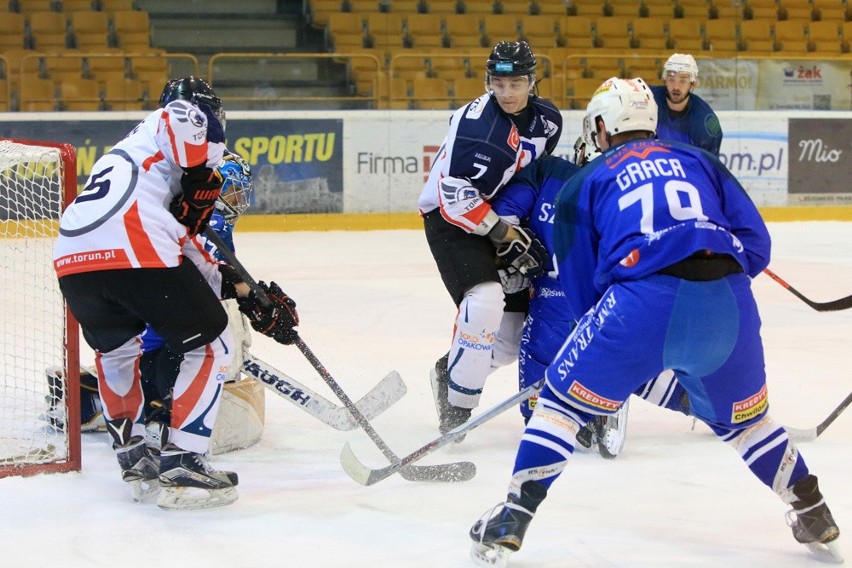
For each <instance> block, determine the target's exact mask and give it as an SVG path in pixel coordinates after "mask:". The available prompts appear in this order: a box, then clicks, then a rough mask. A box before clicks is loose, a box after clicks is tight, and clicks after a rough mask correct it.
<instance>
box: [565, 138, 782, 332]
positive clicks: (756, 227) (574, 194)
mask: <svg viewBox="0 0 852 568" xmlns="http://www.w3.org/2000/svg"><path fill="white" fill-rule="evenodd" d="M553 240H554V251H555V253H556V262H557V267H558V271H559V279H560V281H561V282H562V287H563V289H564V290H566V291H570V293H569V295H568V302H569V303H570V304H571V306H572V315H573V317H574V318H575V319H579V318H580V316H582V315H583V313H585V312H586V311H587V310H588V309H589V308H591V307H592V306H593V305H595V303H596V302H597V301H598V300H599V299H600V298H601V295H602V294H603V293H604V292H605V291H606V290H607V288H608V287H609V286H610V285H611V284H613V283H615V282H620V281H626V280H636V279H640V278H643V277H645V276H648V275H650V274H654V273H656V272H658V271H660V270H661V269H663V268H665V267H668V266H670V265H672V264H674V263H675V262H678V261H680V260H683V259H685V258H687V257H689V256H690V255H692V254H693V253H696V252H699V251H702V250H708V251H711V252H714V253H719V254H729V255H731V256H732V257H734V258H735V259H736V260H737V261H738V262H739V263H740V265H741V266H742V267H743V270H744V272H745V273H746V274H748V275H749V276H751V277H754V276H757V275H758V274H759V273H760V272H761V271H762V270H763V269H764V268H766V266H767V265H768V264H769V251H770V238H769V233H768V231H767V229H766V225H765V224H764V222H763V219H762V218H761V216H760V213H759V212H758V210H757V208H756V207H755V205H754V203H753V202H752V201H751V199H750V198H749V196H748V194H746V191H745V190H744V189H743V187H742V185H740V183H739V182H738V181H737V180H736V178H734V176H733V175H732V174H731V172H730V171H728V169H727V168H726V167H725V166H724V165H723V164H722V163H721V162H720V161H719V160H718V158H716V157H715V156H713V155H712V154H710V153H709V152H705V151H704V150H701V149H698V148H695V147H692V146H688V145H685V144H681V143H679V142H662V141H658V140H653V139H640V140H631V141H628V142H626V143H624V144H620V145H618V146H615V147H613V148H610V149H609V150H607V151H606V152H605V153H604V154H603V155H602V156H601V157H599V158H597V159H595V160H594V161H593V162H591V163H590V164H588V165H587V166H585V167H584V168H582V170H580V172H578V173H577V174H576V175H575V176H574V177H573V178H571V179H570V180H569V181H568V183H567V184H566V185H565V187H564V188H563V189H562V191H561V192H560V194H559V196H558V197H557V201H556V217H555V220H554V235H553Z"/></svg>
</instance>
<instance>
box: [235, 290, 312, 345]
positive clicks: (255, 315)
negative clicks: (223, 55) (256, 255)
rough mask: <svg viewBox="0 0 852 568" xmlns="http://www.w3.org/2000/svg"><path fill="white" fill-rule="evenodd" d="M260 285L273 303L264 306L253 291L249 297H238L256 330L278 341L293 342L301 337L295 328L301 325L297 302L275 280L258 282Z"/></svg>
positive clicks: (241, 307) (238, 301)
mask: <svg viewBox="0 0 852 568" xmlns="http://www.w3.org/2000/svg"><path fill="white" fill-rule="evenodd" d="M258 285H259V286H260V287H261V288H262V289H263V291H264V292H266V295H267V297H268V298H269V301H270V302H271V305H270V306H269V307H264V306H263V304H261V302H260V300H259V299H258V298H257V296H256V295H255V294H254V293H252V294H251V295H249V297H248V298H237V303H238V304H239V306H240V311H241V312H242V313H244V314H245V315H246V317H247V318H248V320H249V323H250V324H251V327H252V329H254V330H255V331H257V332H260V333H262V334H263V335H266V336H268V337H271V338H272V339H274V340H275V341H277V342H278V343H283V344H284V345H290V344H292V343H293V342H294V341H296V338H298V337H299V334H298V332H297V331H296V330H295V329H293V328H294V327H296V326H297V325H299V314H298V313H296V302H294V301H293V299H292V298H290V296H288V295H287V294H285V293H284V291H283V290H281V288H280V287H279V286H278V284H276V283H275V282H270V283H269V285H267V284H266V283H265V282H258Z"/></svg>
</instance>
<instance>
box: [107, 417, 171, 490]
mask: <svg viewBox="0 0 852 568" xmlns="http://www.w3.org/2000/svg"><path fill="white" fill-rule="evenodd" d="M131 427H132V422H131V421H130V420H128V419H118V420H111V421H109V422H108V423H107V430H108V431H109V433H110V434H111V435H112V437H113V442H114V443H113V446H112V447H113V449H114V450H115V456H116V458H117V459H118V465H119V466H120V467H121V479H122V480H124V481H125V482H127V483H129V484H130V492H131V496H132V497H133V500H134V501H136V502H140V501H144V500H146V499H148V498H149V497H153V496H154V495H156V494H157V493H158V492H159V489H160V487H159V484H158V483H157V473H158V472H157V465H156V464H155V463H154V460H153V459H152V458H151V454H150V453H149V452H148V447H147V446H146V445H145V438H144V437H142V436H131V435H130V431H131Z"/></svg>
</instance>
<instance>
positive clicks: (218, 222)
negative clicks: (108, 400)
mask: <svg viewBox="0 0 852 568" xmlns="http://www.w3.org/2000/svg"><path fill="white" fill-rule="evenodd" d="M208 225H209V226H210V228H211V229H213V230H214V231H215V232H216V234H217V235H219V238H220V239H222V242H223V243H225V245H227V246H228V248H230V249H231V252H234V250H235V249H234V226H233V225H231V224H230V223H228V222H227V221H225V218H224V217H223V216H222V213H220V212H219V210H218V209H217V210H215V211H213V215H212V216H211V217H210V222H209V223H208ZM204 248H206V249H207V250H208V251H210V252H211V253H213V256H214V257H215V258H216V260H220V261H221V260H225V258H224V257H223V256H222V254H221V253H220V252H219V251H218V250H216V247H214V246H213V244H212V243H211V242H210V241H205V244H204ZM165 344H166V341H165V340H164V339H163V338H162V337H160V336H159V335H158V334H157V332H155V331H154V330H153V329H152V328H151V326H145V331H143V332H142V352H143V353H147V352H148V351H154V350H155V349H160V348H161V347H162V346H163V345H165Z"/></svg>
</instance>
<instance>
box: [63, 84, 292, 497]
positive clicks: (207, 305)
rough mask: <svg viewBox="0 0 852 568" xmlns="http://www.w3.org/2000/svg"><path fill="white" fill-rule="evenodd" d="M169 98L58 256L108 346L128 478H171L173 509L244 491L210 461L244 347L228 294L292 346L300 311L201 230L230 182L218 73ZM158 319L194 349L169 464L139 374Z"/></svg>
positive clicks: (167, 487)
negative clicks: (153, 438)
mask: <svg viewBox="0 0 852 568" xmlns="http://www.w3.org/2000/svg"><path fill="white" fill-rule="evenodd" d="M161 104H162V105H163V108H161V109H158V110H156V111H154V112H153V113H151V114H150V115H148V116H147V117H146V118H145V119H144V120H143V121H142V122H141V123H140V124H139V125H138V126H136V127H135V128H134V129H133V130H132V131H131V132H130V134H128V135H127V136H126V137H125V138H124V139H123V140H121V141H120V142H118V143H117V144H116V145H115V146H114V147H113V148H112V149H111V150H110V152H108V153H107V154H105V155H104V156H103V157H101V158H100V159H99V160H98V161H97V162H96V163H95V165H94V167H93V168H92V173H91V175H90V176H89V179H88V180H87V182H86V185H85V187H84V189H83V191H82V192H81V193H80V195H79V196H78V197H77V198H76V199H75V201H74V202H73V203H72V204H71V205H69V207H68V208H67V209H66V211H65V212H64V213H63V215H62V218H61V221H60V235H59V238H58V239H57V242H56V246H55V250H54V265H55V268H56V272H57V275H58V277H59V284H60V289H61V290H62V293H63V295H64V296H65V298H66V301H67V302H68V306H69V308H70V309H71V311H72V313H73V314H74V316H75V317H76V318H77V320H78V321H79V322H80V324H81V327H82V330H83V336H84V338H85V339H86V342H87V343H88V344H89V346H90V347H92V349H94V350H95V364H96V367H97V371H98V387H99V388H98V390H99V392H100V396H101V400H102V403H103V410H104V417H105V418H106V422H107V431H108V432H109V433H110V435H111V436H112V439H113V447H114V449H115V451H116V456H117V458H118V462H119V465H120V467H121V470H122V478H123V479H124V480H125V481H128V482H132V483H133V484H134V487H136V488H138V487H139V486H140V485H141V486H142V489H143V490H148V489H155V488H156V487H157V486H159V487H160V488H161V489H162V491H160V496H159V499H158V504H160V505H161V506H163V507H165V508H196V507H210V506H217V505H225V504H228V503H231V502H233V501H234V500H236V499H237V496H238V495H237V491H236V485H237V483H238V478H237V475H236V474H235V473H233V472H227V471H217V470H214V469H212V468H211V467H210V465H209V464H208V463H207V461H206V460H205V458H204V454H205V452H207V450H208V447H209V442H210V435H211V429H212V426H213V424H214V423H215V420H216V414H217V412H218V408H219V401H220V397H221V383H222V382H223V381H224V379H225V377H226V376H227V374H228V372H229V368H230V365H231V362H232V357H233V350H234V349H233V348H234V344H233V343H234V342H233V336H232V334H231V332H230V331H229V330H228V328H227V315H226V313H225V310H224V308H223V307H222V305H221V303H220V298H235V297H240V298H241V300H240V307H241V310H242V311H243V312H244V313H246V315H247V316H248V317H249V319H250V321H251V322H252V326H253V327H254V328H255V329H257V330H259V331H262V332H263V333H265V334H267V335H270V336H271V337H274V338H275V339H277V340H279V341H282V342H286V341H287V340H288V338H289V340H290V341H292V337H294V336H295V331H294V330H293V326H294V325H296V324H297V323H298V319H297V316H296V314H295V304H294V303H293V302H292V300H290V299H289V298H288V297H287V296H286V295H285V294H283V292H281V291H280V288H278V286H277V285H275V284H274V283H272V284H271V285H270V286H268V287H267V289H268V290H269V292H270V294H269V295H270V297H271V298H272V300H273V302H272V305H271V306H269V307H262V306H261V305H260V302H259V301H258V300H257V298H255V297H254V296H253V295H252V294H250V289H249V287H248V285H247V284H246V283H245V282H243V281H242V279H241V278H239V277H238V275H237V274H236V273H235V271H234V270H233V269H232V268H230V267H229V266H227V265H225V264H221V263H218V262H216V261H215V259H214V258H213V257H212V256H211V255H210V254H209V253H208V252H207V251H206V250H205V249H204V248H203V246H202V245H201V242H200V241H199V240H198V239H197V238H196V237H197V235H198V234H199V233H200V232H201V231H202V230H203V229H204V227H205V226H206V224H207V223H208V221H209V219H210V216H211V214H212V212H213V210H214V208H215V203H216V199H217V198H218V197H219V195H220V193H221V188H222V178H221V175H220V174H219V172H218V171H217V170H216V166H217V165H218V164H219V163H220V162H221V160H222V156H223V151H224V129H225V115H224V111H223V109H222V105H221V101H220V100H219V98H218V97H216V95H215V93H214V92H213V89H212V88H210V86H209V85H208V84H207V83H206V82H205V81H203V80H201V79H199V78H196V77H186V78H183V79H179V80H174V81H170V82H169V83H168V84H167V85H166V87H165V89H164V92H163V95H162V97H161ZM146 323H147V324H150V326H151V327H152V328H153V329H154V330H155V331H156V332H157V333H158V334H159V335H160V336H162V337H163V338H164V339H165V341H166V343H167V344H168V345H169V347H170V349H172V351H174V352H175V353H179V354H182V355H183V361H182V362H181V363H180V370H179V372H178V375H177V378H176V381H175V386H174V395H173V401H172V417H171V428H170V430H169V440H168V443H166V444H164V445H163V449H162V454H161V457H160V462H159V467H157V466H156V465H155V463H154V461H153V459H152V458H151V456H150V454H149V452H148V449H147V446H146V445H145V428H144V424H143V423H142V416H143V406H144V398H143V396H142V389H141V384H140V380H139V375H138V370H137V369H138V362H139V358H140V357H141V337H140V336H141V334H142V332H143V331H144V329H145V325H146ZM188 489H190V490H192V489H200V490H202V491H201V493H202V494H201V495H198V494H197V493H196V492H195V491H187V490H188Z"/></svg>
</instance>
